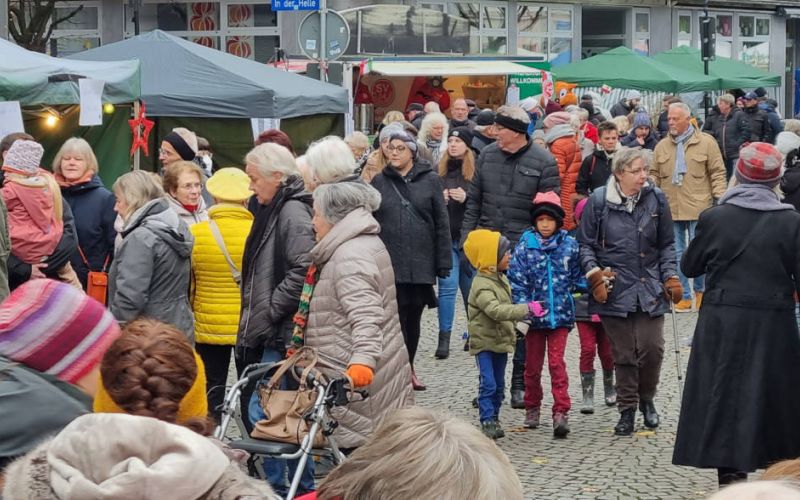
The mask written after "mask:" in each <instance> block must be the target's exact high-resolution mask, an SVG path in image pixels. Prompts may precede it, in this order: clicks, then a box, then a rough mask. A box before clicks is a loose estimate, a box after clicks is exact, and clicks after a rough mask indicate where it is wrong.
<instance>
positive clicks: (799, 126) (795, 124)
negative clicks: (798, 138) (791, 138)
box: [783, 118, 800, 135]
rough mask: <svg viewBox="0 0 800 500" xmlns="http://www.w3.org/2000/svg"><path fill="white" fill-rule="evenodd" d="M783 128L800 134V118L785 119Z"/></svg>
mask: <svg viewBox="0 0 800 500" xmlns="http://www.w3.org/2000/svg"><path fill="white" fill-rule="evenodd" d="M783 130H784V131H785V132H794V133H795V134H797V135H800V120H795V119H794V118H790V119H788V120H784V121H783Z"/></svg>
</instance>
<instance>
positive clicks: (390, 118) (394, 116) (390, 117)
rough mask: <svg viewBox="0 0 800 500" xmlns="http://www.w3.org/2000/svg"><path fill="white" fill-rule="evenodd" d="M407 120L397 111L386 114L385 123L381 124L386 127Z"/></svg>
mask: <svg viewBox="0 0 800 500" xmlns="http://www.w3.org/2000/svg"><path fill="white" fill-rule="evenodd" d="M405 119H406V117H405V116H403V113H401V112H400V111H397V110H392V111H389V112H388V113H386V116H384V117H383V121H381V123H383V124H384V125H389V124H390V123H394V122H401V121H403V120H405Z"/></svg>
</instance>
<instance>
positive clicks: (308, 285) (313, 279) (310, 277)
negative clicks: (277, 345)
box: [287, 264, 321, 354]
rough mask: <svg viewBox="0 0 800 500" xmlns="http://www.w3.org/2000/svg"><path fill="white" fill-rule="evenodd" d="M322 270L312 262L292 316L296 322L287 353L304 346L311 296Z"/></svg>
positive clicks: (293, 321)
mask: <svg viewBox="0 0 800 500" xmlns="http://www.w3.org/2000/svg"><path fill="white" fill-rule="evenodd" d="M320 271H321V269H320V268H318V267H317V265H316V264H311V266H310V267H309V268H308V272H306V279H305V280H304V281H303V291H302V292H300V305H299V306H298V307H297V312H296V313H295V314H294V317H292V323H294V329H293V330H292V346H291V347H290V348H289V352H288V353H287V354H292V353H293V352H294V351H295V350H296V349H299V348H301V347H303V343H304V339H303V337H305V334H306V327H307V326H308V312H309V309H310V308H311V297H312V296H313V295H314V287H315V286H317V281H319V273H320Z"/></svg>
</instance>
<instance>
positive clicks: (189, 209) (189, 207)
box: [179, 202, 200, 214]
mask: <svg viewBox="0 0 800 500" xmlns="http://www.w3.org/2000/svg"><path fill="white" fill-rule="evenodd" d="M179 203H180V202H179ZM181 206H182V207H183V208H185V209H186V211H187V212H189V213H190V214H193V213H195V212H197V209H198V208H199V207H200V204H199V203H198V204H197V205H187V204H186V203H181Z"/></svg>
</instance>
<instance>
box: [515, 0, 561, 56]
mask: <svg viewBox="0 0 800 500" xmlns="http://www.w3.org/2000/svg"><path fill="white" fill-rule="evenodd" d="M517 32H518V35H517V55H520V56H531V57H539V58H541V59H543V60H546V61H550V62H552V63H553V65H555V66H557V65H559V64H567V63H569V62H570V61H571V60H572V8H571V7H569V6H554V5H541V4H528V3H522V2H520V3H519V4H517Z"/></svg>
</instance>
